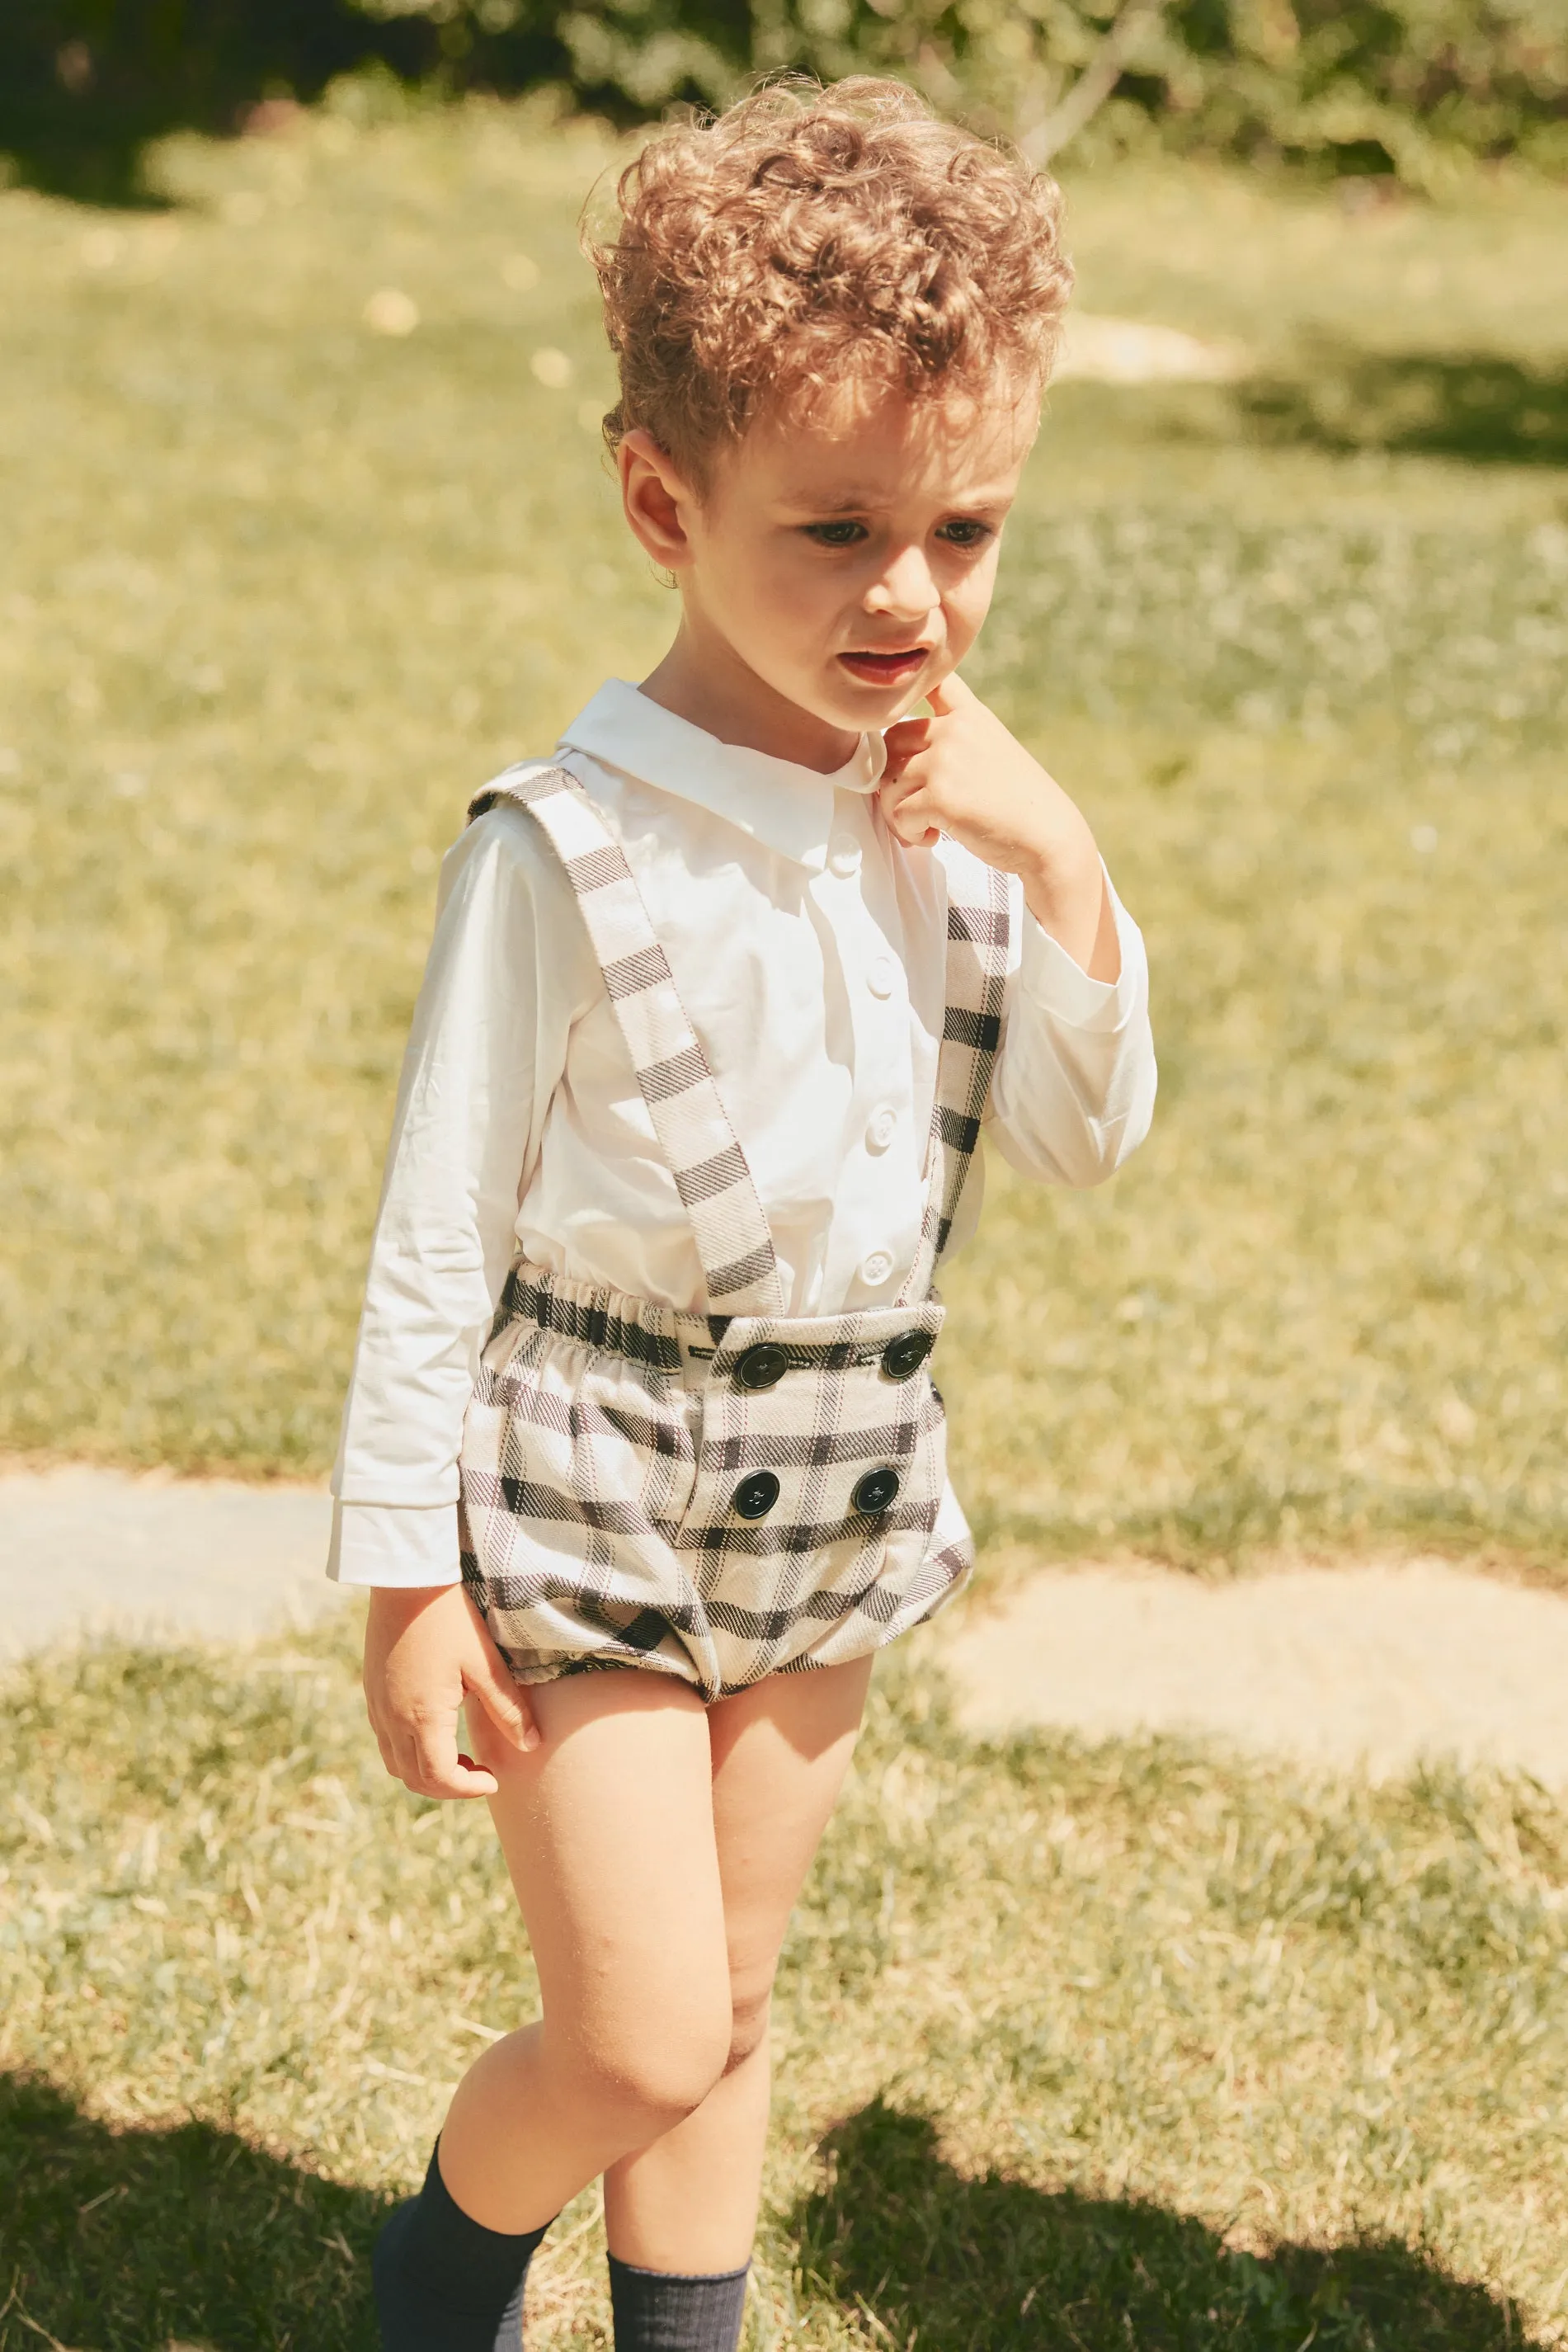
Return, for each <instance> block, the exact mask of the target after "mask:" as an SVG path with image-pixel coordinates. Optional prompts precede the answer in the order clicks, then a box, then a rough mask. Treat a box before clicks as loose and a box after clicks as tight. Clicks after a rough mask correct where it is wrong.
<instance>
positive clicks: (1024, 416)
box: [638, 376, 1039, 757]
mask: <svg viewBox="0 0 1568 2352" xmlns="http://www.w3.org/2000/svg"><path fill="white" fill-rule="evenodd" d="M1038 416H1039V401H1038V397H1037V394H1036V392H1035V389H1034V387H1033V386H1032V385H1028V386H1020V385H1019V383H1017V381H1016V379H1014V378H1012V377H1010V376H1009V377H1004V378H999V379H998V382H997V383H996V385H995V387H994V389H993V391H992V392H991V394H990V395H989V396H988V397H986V398H981V399H976V398H974V397H971V396H959V395H956V394H955V395H953V396H951V397H949V398H948V399H946V400H940V399H928V400H925V401H919V402H913V403H912V402H911V401H909V400H908V399H906V398H905V397H904V396H903V395H901V394H894V393H889V392H880V393H876V394H868V393H865V392H859V393H855V392H846V393H844V394H841V395H839V396H836V397H834V396H828V397H826V398H824V399H822V400H821V401H819V402H818V403H817V404H815V405H814V407H813V408H812V409H811V410H810V412H809V413H808V414H807V415H804V416H800V415H790V416H768V415H764V416H763V417H761V418H759V419H758V422H757V423H756V424H754V425H752V426H751V428H750V429H749V431H748V432H747V435H746V437H745V439H744V440H743V441H742V442H741V443H740V444H739V446H737V448H735V449H733V450H727V451H726V452H725V453H724V454H723V455H722V457H720V458H719V460H718V461H717V463H716V466H715V467H714V469H713V475H712V478H711V480H710V482H709V485H708V487H707V489H706V494H705V495H704V496H702V497H701V498H700V499H699V498H697V497H695V495H693V494H692V493H690V492H688V491H685V490H684V489H683V488H682V487H681V486H680V484H679V483H678V480H677V479H676V478H674V476H673V475H672V474H670V473H669V472H668V471H665V472H664V483H665V486H666V488H668V489H669V491H670V492H671V494H672V502H673V504H674V506H675V507H676V508H677V509H678V520H679V526H680V535H681V546H680V549H679V550H678V551H664V561H666V562H670V563H671V564H672V565H673V567H674V569H675V570H676V571H677V572H678V574H679V578H680V584H681V590H682V594H683V597H684V600H685V619H686V629H687V632H688V634H689V635H690V636H691V638H692V640H693V649H694V651H695V652H698V653H699V654H700V655H701V656H702V657H703V658H704V660H705V661H706V663H708V664H710V665H713V664H716V665H719V666H722V667H725V668H727V669H728V668H731V667H733V668H734V670H735V673H736V674H735V677H734V679H733V681H732V683H733V685H735V686H737V687H738V686H739V685H740V684H741V682H742V675H743V674H748V675H749V677H750V678H751V679H753V680H754V681H755V682H756V686H757V688H758V691H759V694H760V696H761V698H763V699H765V700H768V701H771V699H772V698H774V697H777V698H780V699H781V700H782V701H783V702H784V703H786V704H789V705H792V706H793V708H794V709H795V711H796V712H798V713H800V714H801V715H802V716H804V717H806V718H807V719H814V720H815V721H817V722H818V726H819V728H820V729H821V730H822V734H821V740H822V744H823V748H824V756H826V757H831V746H832V744H833V743H834V742H835V741H836V740H837V739H839V738H841V736H842V735H844V734H846V733H847V734H854V735H858V734H860V733H862V731H865V730H871V729H874V728H883V727H887V726H889V725H891V724H892V722H893V721H894V719H899V718H902V717H903V716H904V713H905V712H907V711H909V710H911V709H913V708H914V707H915V704H916V703H918V702H919V701H920V700H921V699H922V698H923V697H924V696H925V693H926V692H927V691H928V689H929V688H931V687H933V686H934V685H936V683H937V681H938V680H939V679H941V678H944V677H946V676H947V674H948V672H949V671H951V670H953V669H956V667H957V666H958V664H959V663H960V662H961V661H962V660H963V658H964V656H965V655H966V654H967V652H968V650H969V647H970V646H972V645H973V643H974V641H975V638H976V635H977V632H978V630H979V627H980V624H981V622H982V621H983V620H984V619H985V617H986V614H987V612H988V609H989V606H990V602H991V593H992V589H993V587H994V585H995V583H996V572H997V556H998V546H999V541H1000V534H1001V528H1002V524H1003V522H1004V521H1005V520H1006V518H1007V514H1008V510H1009V507H1010V506H1011V504H1012V501H1013V499H1014V496H1015V494H1016V492H1017V489H1018V485H1019V476H1020V475H1021V473H1022V471H1023V467H1024V461H1025V459H1026V457H1028V455H1029V451H1030V445H1031V443H1032V441H1033V438H1034V434H1035V428H1036V425H1037V423H1038ZM638 437H639V438H641V437H642V436H638ZM672 520H674V517H672ZM639 535H640V536H643V534H642V533H640V534H639ZM647 543H648V542H647V540H646V538H644V544H645V545H646V544H647ZM808 735H810V730H808Z"/></svg>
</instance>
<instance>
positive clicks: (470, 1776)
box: [402, 1735, 496, 1797]
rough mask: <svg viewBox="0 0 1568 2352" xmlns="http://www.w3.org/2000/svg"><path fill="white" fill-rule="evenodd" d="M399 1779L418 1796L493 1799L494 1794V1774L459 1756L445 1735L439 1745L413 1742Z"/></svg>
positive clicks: (451, 1739)
mask: <svg viewBox="0 0 1568 2352" xmlns="http://www.w3.org/2000/svg"><path fill="white" fill-rule="evenodd" d="M402 1780H403V1783H404V1785H405V1787H407V1788H410V1789H412V1790H413V1792H414V1794H415V1795H416V1796H420V1797H493V1796H494V1795H495V1793H496V1778H495V1775H494V1773H492V1772H484V1771H481V1770H480V1769H478V1768H477V1767H476V1765H475V1764H474V1762H473V1761H472V1759H470V1758H469V1757H466V1756H459V1754H458V1753H457V1742H456V1740H455V1738H450V1736H448V1735H444V1736H443V1738H442V1739H441V1741H440V1743H439V1745H436V1744H435V1743H433V1742H431V1741H429V1740H419V1739H416V1740H414V1741H413V1743H412V1746H411V1750H410V1754H409V1758H408V1767H407V1769H405V1770H404V1772H403V1773H402Z"/></svg>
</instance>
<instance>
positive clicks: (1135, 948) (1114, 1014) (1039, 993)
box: [1019, 874, 1144, 1032]
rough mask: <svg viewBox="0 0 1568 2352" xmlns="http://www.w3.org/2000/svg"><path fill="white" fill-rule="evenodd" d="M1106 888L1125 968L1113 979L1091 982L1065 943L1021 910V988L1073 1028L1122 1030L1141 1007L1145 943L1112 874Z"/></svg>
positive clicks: (1038, 1008)
mask: <svg viewBox="0 0 1568 2352" xmlns="http://www.w3.org/2000/svg"><path fill="white" fill-rule="evenodd" d="M1105 889H1106V893H1107V895H1108V896H1109V898H1110V901H1111V914H1112V918H1113V920H1114V922H1115V926H1116V940H1117V944H1118V946H1119V947H1120V949H1121V950H1122V969H1121V971H1120V972H1119V973H1118V974H1117V976H1116V978H1115V979H1114V980H1091V978H1090V977H1089V974H1088V973H1087V972H1086V971H1084V969H1083V967H1082V964H1079V963H1074V961H1073V960H1072V958H1071V956H1070V955H1069V954H1068V952H1067V950H1066V949H1065V948H1064V947H1063V946H1062V944H1061V940H1053V939H1052V938H1051V933H1050V932H1049V931H1047V930H1043V929H1041V928H1040V924H1039V923H1037V922H1036V920H1035V919H1034V917H1033V916H1032V915H1031V914H1030V910H1029V908H1027V907H1025V908H1024V909H1023V942H1022V955H1021V957H1020V960H1019V987H1020V988H1021V989H1022V991H1023V992H1024V993H1025V995H1027V996H1028V998H1029V1000H1030V1003H1031V1004H1032V1005H1033V1006H1034V1007H1035V1009H1036V1011H1037V1012H1040V1013H1046V1014H1048V1015H1049V1017H1050V1018H1051V1020H1053V1021H1061V1022H1064V1023H1065V1024H1067V1026H1068V1027H1069V1028H1071V1029H1088V1030H1098V1031H1102V1032H1108V1031H1112V1030H1116V1029H1120V1028H1122V1027H1123V1026H1124V1024H1125V1023H1126V1022H1127V1021H1128V1019H1129V1018H1130V1017H1131V1015H1132V1014H1133V1013H1134V1012H1135V1011H1136V1009H1137V1005H1138V1001H1139V996H1140V993H1141V992H1140V986H1139V981H1140V976H1141V974H1142V971H1143V964H1144V942H1143V939H1142V936H1141V934H1140V932H1139V930H1138V927H1137V925H1136V923H1134V920H1133V919H1132V917H1131V915H1129V914H1128V912H1127V910H1126V908H1124V906H1123V904H1122V901H1121V900H1120V898H1117V896H1116V893H1115V891H1114V889H1113V887H1112V883H1111V877H1110V876H1109V875H1108V874H1107V875H1106V877H1105Z"/></svg>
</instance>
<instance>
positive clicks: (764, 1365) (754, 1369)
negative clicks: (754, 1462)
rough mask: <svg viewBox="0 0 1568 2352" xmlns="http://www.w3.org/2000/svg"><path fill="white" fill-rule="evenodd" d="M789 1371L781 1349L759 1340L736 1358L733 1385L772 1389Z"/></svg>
mask: <svg viewBox="0 0 1568 2352" xmlns="http://www.w3.org/2000/svg"><path fill="white" fill-rule="evenodd" d="M788 1370H789V1357H788V1356H787V1355H786V1354H785V1353H784V1350H783V1349H782V1348H776V1347H775V1346H774V1344H773V1342H772V1340H771V1339H761V1340H759V1341H758V1344H757V1346H756V1347H755V1348H747V1350H746V1353H745V1354H744V1355H743V1356H737V1358H736V1361H735V1385H736V1387H737V1389H774V1388H777V1387H778V1385H779V1381H781V1380H782V1379H783V1377H784V1375H785V1373H786V1372H787V1371H788ZM775 1491H777V1489H776V1490H775ZM763 1508H764V1509H766V1508H767V1506H766V1505H764V1506H763ZM761 1516H762V1513H761V1511H753V1512H749V1513H747V1517H751V1518H760V1517H761Z"/></svg>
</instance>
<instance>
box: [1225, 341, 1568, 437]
mask: <svg viewBox="0 0 1568 2352" xmlns="http://www.w3.org/2000/svg"><path fill="white" fill-rule="evenodd" d="M1240 398H1241V406H1242V410H1243V414H1244V415H1245V416H1246V418H1247V420H1248V422H1249V425H1250V426H1251V428H1252V430H1253V431H1254V432H1255V433H1257V434H1258V435H1259V436H1260V437H1261V438H1262V439H1264V440H1266V441H1294V442H1302V441H1305V442H1311V443H1315V444H1316V445H1317V446H1319V447H1320V448H1328V449H1339V450H1346V451H1349V450H1355V449H1386V450H1389V451H1391V452H1396V453H1400V454H1407V455H1411V456H1421V455H1424V456H1428V457H1461V458H1464V459H1466V460H1468V461H1469V463H1470V464H1471V465H1510V466H1568V373H1564V371H1563V369H1561V368H1529V367H1525V366H1523V365H1521V363H1520V362H1518V361H1515V360H1508V359H1499V358H1496V357H1494V356H1492V355H1490V354H1489V353H1486V352H1447V353H1444V354H1442V355H1440V356H1439V355H1437V354H1436V353H1430V352H1423V353H1407V354H1403V355H1399V356H1394V357H1389V356H1383V357H1379V356H1378V355H1376V354H1375V353H1373V352H1343V351H1340V350H1337V349H1331V348H1326V347H1321V348H1318V349H1316V350H1308V351H1307V352H1304V353H1303V355H1302V360H1301V373H1300V374H1299V375H1297V376H1295V377H1293V378H1291V380H1289V381H1280V382H1272V383H1253V384H1249V385H1244V386H1243V387H1241V393H1240Z"/></svg>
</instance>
